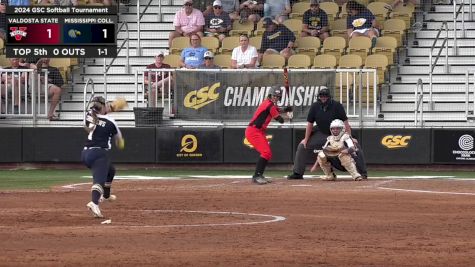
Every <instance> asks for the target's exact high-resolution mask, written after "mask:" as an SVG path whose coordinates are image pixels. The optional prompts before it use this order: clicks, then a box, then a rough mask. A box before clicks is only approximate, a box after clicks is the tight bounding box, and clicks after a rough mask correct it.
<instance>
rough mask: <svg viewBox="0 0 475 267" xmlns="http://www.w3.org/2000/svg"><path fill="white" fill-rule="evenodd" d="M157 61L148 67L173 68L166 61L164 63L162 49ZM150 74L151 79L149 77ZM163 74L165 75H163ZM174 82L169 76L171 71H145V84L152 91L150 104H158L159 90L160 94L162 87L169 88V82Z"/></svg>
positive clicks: (156, 57) (156, 58) (156, 56)
mask: <svg viewBox="0 0 475 267" xmlns="http://www.w3.org/2000/svg"><path fill="white" fill-rule="evenodd" d="M154 58H155V62H154V63H152V64H150V65H147V67H146V68H147V69H171V68H172V67H171V66H170V65H168V64H166V63H163V60H164V59H165V55H164V54H163V52H162V51H160V52H158V53H157V55H155V57H154ZM149 75H150V79H149ZM162 75H163V76H162ZM170 82H172V77H171V76H169V72H168V71H165V72H160V71H155V72H145V73H144V84H145V85H147V87H148V90H152V91H151V97H152V99H150V100H149V103H150V106H152V107H155V106H156V104H157V103H156V96H157V92H158V94H159V95H160V93H161V92H162V91H161V89H165V90H166V89H168V87H169V85H168V84H169V83H170Z"/></svg>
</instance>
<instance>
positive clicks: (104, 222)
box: [101, 219, 112, 224]
mask: <svg viewBox="0 0 475 267" xmlns="http://www.w3.org/2000/svg"><path fill="white" fill-rule="evenodd" d="M111 223H112V220H111V219H109V220H105V221H103V222H101V224H111Z"/></svg>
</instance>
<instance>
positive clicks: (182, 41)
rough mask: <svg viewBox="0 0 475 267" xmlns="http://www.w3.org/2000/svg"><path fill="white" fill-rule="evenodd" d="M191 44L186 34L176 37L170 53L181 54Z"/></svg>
mask: <svg viewBox="0 0 475 267" xmlns="http://www.w3.org/2000/svg"><path fill="white" fill-rule="evenodd" d="M189 46H190V38H189V37H185V36H179V37H175V38H173V40H172V46H171V47H170V54H175V55H180V54H181V51H183V49H185V48H187V47H189Z"/></svg>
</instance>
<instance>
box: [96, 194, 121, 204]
mask: <svg viewBox="0 0 475 267" xmlns="http://www.w3.org/2000/svg"><path fill="white" fill-rule="evenodd" d="M116 200H117V196H116V195H110V196H109V197H108V198H105V197H104V196H101V198H100V199H99V202H114V201H116Z"/></svg>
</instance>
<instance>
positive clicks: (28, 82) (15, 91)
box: [0, 69, 49, 126]
mask: <svg viewBox="0 0 475 267" xmlns="http://www.w3.org/2000/svg"><path fill="white" fill-rule="evenodd" d="M48 75H49V72H48V71H47V70H46V69H45V70H42V73H38V71H37V70H32V69H0V77H1V85H0V95H1V98H0V110H1V115H0V116H1V117H4V118H15V119H32V121H33V122H32V125H33V126H36V124H37V120H38V118H39V117H41V118H46V117H47V115H48V105H49V101H48V95H49V92H48Z"/></svg>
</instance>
